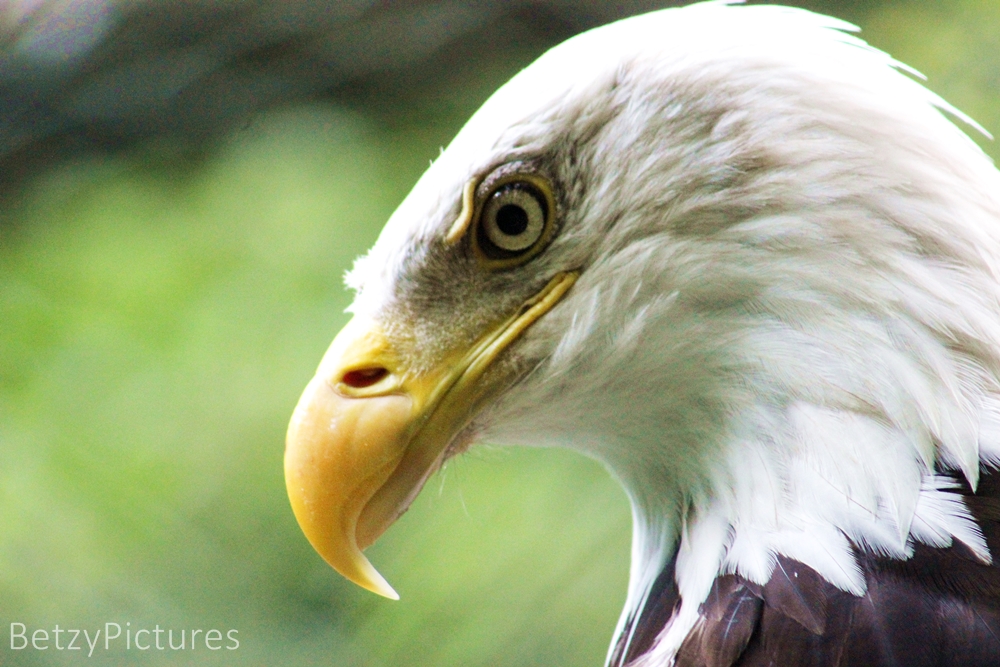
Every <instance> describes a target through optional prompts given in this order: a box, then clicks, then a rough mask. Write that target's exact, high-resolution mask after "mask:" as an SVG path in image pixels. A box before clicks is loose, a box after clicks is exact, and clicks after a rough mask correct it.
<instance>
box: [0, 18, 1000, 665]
mask: <svg viewBox="0 0 1000 667" xmlns="http://www.w3.org/2000/svg"><path fill="white" fill-rule="evenodd" d="M813 4H814V5H815V4H816V3H813ZM825 7H828V8H829V7H830V5H825ZM819 8H822V7H819ZM843 9H844V10H845V11H844V13H846V14H847V17H848V18H849V19H851V20H853V21H856V22H858V23H860V24H861V25H862V27H864V28H865V32H864V33H863V36H865V37H866V38H867V39H869V40H870V41H872V43H874V44H876V45H877V46H880V47H882V48H885V49H886V50H888V51H890V52H891V53H892V54H893V55H896V56H897V57H899V58H900V59H901V60H903V61H904V62H908V63H909V64H912V65H914V66H915V67H917V68H918V69H920V70H922V71H923V72H924V73H926V74H927V75H929V77H930V86H931V87H932V88H933V89H935V90H937V91H938V92H941V93H942V94H943V95H944V96H945V97H946V98H948V99H949V100H950V101H952V102H954V103H955V104H956V106H958V107H959V108H961V109H963V110H964V111H966V112H968V113H969V114H970V115H972V116H973V117H975V118H976V119H977V120H979V121H980V122H982V123H983V124H984V125H985V126H986V127H987V129H990V130H993V131H995V132H1000V111H998V110H1000V97H998V92H997V91H1000V43H998V40H1000V30H997V29H996V26H998V25H1000V13H998V12H1000V6H998V5H997V4H996V2H995V1H994V0H957V1H954V2H944V1H941V2H931V0H912V1H910V2H899V3H885V4H873V5H869V4H867V3H857V2H855V3H846V4H844V7H843ZM831 11H834V10H831ZM528 60H529V56H528V54H526V53H524V52H517V53H514V54H513V55H511V56H510V57H509V58H508V59H506V60H503V61H499V62H496V63H492V64H488V65H482V66H476V67H469V66H465V67H464V68H456V73H452V74H450V75H448V76H443V77H442V78H441V79H440V83H439V84H437V85H436V86H435V87H430V88H428V89H427V90H425V91H424V93H423V96H424V97H425V99H424V101H422V102H419V103H416V104H414V105H412V106H411V107H408V108H407V113H406V114H405V115H404V116H405V117H401V116H399V115H393V114H392V113H389V112H386V110H384V109H383V110H378V111H377V112H374V111H373V112H371V113H369V112H366V111H365V110H364V109H362V110H360V111H359V110H357V109H355V110H354V111H346V110H344V109H338V108H336V107H333V106H331V105H319V104H313V105H309V106H300V107H295V108H288V109H276V110H273V111H271V112H269V113H268V114H266V115H265V116H262V117H259V118H257V119H256V120H254V121H253V122H252V123H251V124H250V125H249V126H248V127H246V128H244V129H242V130H239V131H237V132H234V133H233V134H232V135H231V136H230V137H229V138H228V140H226V141H225V142H224V143H223V145H222V146H221V147H220V148H219V149H218V150H216V151H215V152H213V153H212V154H210V155H209V156H208V157H206V158H205V159H203V160H201V161H199V162H194V163H191V162H183V161H182V162H179V163H176V162H170V161H167V160H164V156H163V153H161V148H162V147H158V146H150V147H145V148H138V149H133V150H131V151H129V152H127V153H125V154H123V155H121V156H119V157H116V158H97V157H95V158H80V159H77V160H76V161H74V162H72V163H60V164H57V165H53V166H52V168H51V169H50V170H49V171H48V172H47V173H45V174H44V175H43V176H42V177H40V178H38V179H36V180H34V181H33V182H32V183H31V185H30V186H29V187H28V189H27V190H26V191H25V194H24V196H23V197H22V198H21V199H20V200H19V202H18V203H17V205H16V206H14V207H12V208H8V209H7V210H4V211H0V663H2V664H12V665H62V664H76V662H77V661H80V660H83V659H85V657H86V653H87V651H86V649H85V650H84V651H83V655H80V653H79V652H69V651H59V650H56V649H55V648H54V645H52V644H51V642H50V646H52V648H50V649H49V650H46V651H35V650H32V649H30V648H29V649H25V650H21V651H13V650H11V649H10V643H9V624H10V623H11V622H19V623H24V624H25V625H26V626H27V627H28V629H29V633H30V631H31V630H34V629H36V628H47V629H48V630H49V631H50V632H51V630H52V629H53V628H54V626H55V625H56V624H58V625H59V626H60V627H61V628H64V629H65V628H80V629H84V628H86V629H88V630H89V631H90V632H91V633H93V632H94V631H95V630H97V629H99V628H100V629H102V630H103V627H104V623H106V622H117V623H119V624H121V625H122V626H123V628H124V627H126V625H125V624H126V623H131V626H128V627H129V628H149V629H153V627H154V626H155V625H157V624H158V625H159V626H160V627H161V628H171V629H173V630H174V632H175V641H176V633H178V632H179V630H181V629H186V630H188V631H189V630H190V629H192V628H201V629H205V630H207V629H209V628H217V629H220V630H222V631H223V633H225V631H226V630H229V629H237V630H238V631H239V634H238V638H239V640H240V648H239V649H237V650H235V651H227V650H225V649H223V650H220V651H217V652H210V651H208V650H206V649H205V646H204V644H200V645H199V646H198V648H197V649H196V650H195V651H191V650H190V649H187V650H184V651H172V650H162V651H160V650H156V649H152V650H149V651H139V650H137V649H136V648H135V647H134V646H133V648H132V649H130V650H126V649H125V648H124V646H123V644H122V643H121V642H120V641H119V642H117V643H113V644H112V646H111V650H108V651H104V650H103V644H101V645H99V646H98V648H97V650H95V652H94V656H93V658H90V659H89V661H88V662H89V663H91V664H95V665H112V664H114V665H118V664H136V665H140V664H141V665H166V664H170V665H179V664H191V665H196V664H197V665H202V664H234V665H236V664H239V665H243V664H260V665H265V664H267V665H276V664H283V665H312V664H317V665H338V666H339V665H358V666H362V665H364V666H367V665H371V666H381V665H391V666H395V665H414V666H418V665H428V666H430V665H435V666H440V665H471V666H476V665H484V666H485V665H525V666H528V665H560V666H562V665H566V666H571V665H594V666H596V665H599V664H601V660H602V658H603V655H604V651H605V649H606V645H607V642H608V640H609V638H610V634H611V631H612V629H613V627H614V623H615V620H616V618H617V614H618V610H619V609H620V607H621V605H622V603H623V601H624V594H625V585H626V581H627V567H628V535H629V514H628V506H627V502H626V500H625V498H624V495H623V493H622V492H621V491H620V490H619V489H618V488H617V486H616V485H615V483H614V482H613V481H612V480H610V479H609V478H608V476H607V475H606V473H604V472H603V471H602V470H601V468H600V467H599V466H598V465H596V464H595V463H593V462H590V461H587V460H585V459H582V458H580V457H578V456H575V455H571V454H569V453H565V452H556V451H540V450H498V449H491V448H489V447H487V446H483V447H478V448H474V449H473V450H472V452H470V453H469V454H467V455H465V456H463V457H461V458H459V459H458V460H455V461H453V462H451V463H450V464H449V465H448V467H447V468H446V470H445V471H444V473H443V474H441V475H439V476H438V477H436V478H435V479H433V480H431V482H430V483H429V484H428V488H426V489H425V490H424V492H423V494H422V495H421V496H420V498H419V499H418V500H417V502H416V503H415V505H414V507H413V508H412V509H411V511H410V512H409V513H408V514H407V515H406V516H405V517H403V519H401V520H400V522H399V523H398V524H397V525H396V526H394V527H393V528H392V529H391V530H390V531H389V533H387V534H386V535H385V536H384V537H383V538H382V540H381V541H380V542H379V543H378V544H377V545H375V546H374V547H372V549H371V550H370V557H371V559H372V560H373V562H374V563H375V564H376V565H377V566H378V567H379V569H380V570H381V571H382V572H383V573H384V574H385V575H386V576H387V578H388V579H389V580H390V582H391V583H393V584H394V585H395V586H396V587H397V589H398V590H399V591H400V593H401V595H402V600H401V601H400V602H398V603H391V602H388V601H385V600H382V599H379V598H376V597H374V596H372V595H371V594H369V593H366V592H364V591H362V590H360V589H357V588H355V587H353V586H351V585H349V584H347V583H346V582H344V581H342V580H341V579H340V577H339V576H337V575H336V574H335V573H333V572H332V571H331V570H330V569H329V568H328V567H327V566H326V565H325V564H324V563H322V561H321V560H320V559H319V557H318V556H316V555H315V554H314V553H313V552H312V550H311V548H310V547H309V545H308V544H307V543H306V541H305V539H304V538H303V537H302V535H301V533H300V532H299V530H298V528H297V526H296V525H295V522H294V519H293V517H292V515H291V512H290V510H289V508H288V505H287V500H286V498H285V495H284V483H283V479H282V471H281V456H282V446H283V435H284V428H285V425H286V423H287V419H288V416H289V415H290V413H291V409H292V407H293V406H294V403H295V401H296V400H297V398H298V394H299V392H300V391H301V389H302V388H303V387H304V385H305V383H306V381H307V380H308V378H309V376H310V375H311V373H312V371H313V369H314V368H315V365H316V364H317V363H318V361H319V359H320V357H321V355H322V353H323V351H324V349H325V347H326V345H327V344H328V343H329V341H330V339H331V338H332V337H333V335H334V333H335V332H336V330H337V329H338V328H339V326H340V325H341V324H342V323H343V322H344V321H345V316H344V315H343V314H342V311H343V308H344V307H345V306H346V305H347V303H348V300H349V295H348V294H346V293H345V292H344V290H343V289H342V287H341V283H340V277H341V274H342V273H343V271H344V270H345V269H346V268H347V267H348V266H349V265H350V262H351V260H352V258H353V257H355V256H356V255H358V254H359V253H361V252H363V251H364V249H365V248H367V247H368V246H369V245H370V244H371V243H372V241H373V240H374V238H375V236H376V234H377V233H378V230H379V228H380V227H381V224H382V223H383V222H384V220H385V219H386V218H387V217H388V215H389V213H391V211H392V209H393V208H394V206H395V205H396V204H397V203H398V202H399V200H400V199H401V198H402V197H403V196H404V195H405V193H406V191H407V190H408V189H409V187H410V185H411V184H412V183H413V182H414V181H415V179H416V178H417V177H418V176H419V174H420V173H421V171H422V170H423V169H424V168H425V167H426V165H427V162H428V160H429V159H432V158H433V157H434V156H435V155H436V154H437V151H438V148H439V146H441V145H443V144H446V143H447V141H448V139H449V138H450V136H452V135H453V134H454V132H455V131H456V130H457V129H458V127H459V126H460V125H461V123H462V122H463V120H464V119H465V117H467V115H468V114H469V113H471V111H472V110H474V108H475V107H476V106H477V105H478V103H479V102H481V101H482V100H483V99H484V98H485V96H486V95H487V94H488V93H489V92H490V91H491V90H492V89H493V88H495V87H496V86H497V85H499V83H501V82H502V81H503V80H504V79H505V78H507V77H508V76H509V75H510V74H512V73H513V72H514V71H516V69H517V68H518V67H519V66H521V65H523V64H525V63H526V62H527V61H528ZM418 97H419V96H418ZM983 145H984V146H985V147H986V148H987V150H988V151H991V152H992V154H994V155H997V154H998V152H997V150H996V148H995V146H993V145H992V144H989V143H984V144H983ZM161 641H162V643H163V644H165V643H166V639H165V638H164V639H162V640H161ZM63 642H64V645H65V642H66V637H65V636H64V639H63ZM224 644H225V642H224Z"/></svg>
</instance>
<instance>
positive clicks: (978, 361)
mask: <svg viewBox="0 0 1000 667" xmlns="http://www.w3.org/2000/svg"><path fill="white" fill-rule="evenodd" d="M851 30H853V28H852V26H850V25H848V24H845V23H842V22H839V21H836V20H834V19H830V18H827V17H822V16H818V15H816V14H812V13H809V12H806V11H802V10H794V9H787V8H780V7H734V6H728V5H727V4H726V3H715V2H713V3H704V4H700V5H695V6H692V7H688V8H684V9H676V10H664V11H660V12H655V13H652V14H648V15H645V16H639V17H635V18H632V19H627V20H624V21H620V22H618V23H615V24H612V25H609V26H606V27H603V28H599V29H597V30H593V31H591V32H588V33H585V34H583V35H580V36H578V37H575V38H573V39H571V40H569V41H567V42H565V43H564V44H562V45H560V46H558V47H556V48H554V49H552V50H551V51H549V52H548V53H546V54H545V55H544V56H542V57H541V58H540V59H539V60H538V61H537V62H535V63H534V64H533V65H531V66H530V67H528V68H527V69H525V70H524V71H523V72H521V73H520V74H519V75H517V76H516V77H515V78H514V79H513V80H511V81H510V82H509V83H508V84H507V85H505V86H504V87H503V88H501V89H500V90H499V91H497V93H496V94H494V95H493V96H492V97H491V98H490V99H489V101H487V102H486V104H485V105H484V106H483V107H482V109H480V111H479V112H477V113H476V115H475V116H474V117H473V118H472V119H471V120H470V121H469V123H468V125H466V127H465V128H464V129H463V130H462V131H461V132H460V133H459V135H458V136H457V137H456V138H455V140H454V141H453V143H452V144H451V145H450V146H449V147H448V149H447V150H446V151H445V152H444V153H443V154H442V155H441V157H440V158H439V159H438V160H437V161H436V162H435V163H434V165H433V166H432V167H431V168H430V169H429V170H428V172H427V173H426V174H425V175H424V176H423V178H421V180H420V182H419V183H418V184H417V186H416V187H415V188H414V190H413V192H412V193H411V194H410V196H409V197H408V198H407V199H406V200H405V201H404V203H403V204H402V205H401V206H400V208H399V210H398V211H397V212H396V213H395V214H394V215H393V217H392V219H391V220H390V222H389V224H388V226H387V227H386V229H385V231H384V232H383V234H382V236H381V237H380V239H379V241H378V243H377V244H376V246H375V248H373V250H372V252H371V254H370V255H369V256H368V257H367V258H363V259H362V260H360V261H359V263H358V265H357V266H356V268H355V270H354V271H353V272H352V274H351V276H350V279H349V280H350V282H351V284H352V285H353V286H355V287H356V288H357V289H358V297H357V300H356V302H355V304H354V306H353V309H354V310H355V311H365V312H368V313H370V314H373V315H375V316H379V315H380V314H384V313H386V312H388V311H392V310H396V311H398V310H400V309H402V310H404V311H405V312H406V313H407V316H408V317H409V318H410V320H411V321H412V322H415V323H417V324H420V323H422V324H423V325H424V326H423V328H422V329H421V328H420V327H419V326H418V327H417V329H418V330H419V331H422V332H424V333H423V334H418V338H420V340H419V341H418V343H419V345H416V346H415V347H414V349H415V350H425V351H424V352H419V351H418V352H417V353H418V354H419V353H424V354H428V355H432V354H433V349H435V346H434V344H433V339H434V337H435V336H436V335H438V336H447V335H450V334H448V333H447V332H448V331H451V330H452V329H454V331H455V332H457V333H455V334H454V335H455V336H461V335H464V334H463V333H462V332H466V331H471V330H473V329H475V325H476V323H477V322H481V321H486V320H487V319H488V317H487V316H486V315H484V314H483V311H484V309H485V310H489V308H490V307H492V306H488V305H486V304H485V301H484V300H485V299H486V298H487V297H486V296H483V295H484V294H485V295H487V296H488V295H489V294H492V293H494V292H496V290H494V291H493V292H491V287H490V285H488V284H486V283H483V284H479V285H476V286H475V289H472V288H470V289H469V291H466V292H463V294H464V296H463V297H461V298H462V299H465V301H461V300H460V301H459V302H460V303H467V304H468V308H467V309H463V310H464V311H465V312H463V314H462V315H461V316H459V317H458V318H457V319H456V320H455V321H454V322H452V323H447V322H446V321H445V320H443V319H442V317H443V315H441V313H440V312H437V311H435V308H434V306H433V304H434V298H436V297H440V298H441V299H443V300H444V301H445V302H447V303H448V304H450V305H449V308H451V310H449V311H448V312H449V313H451V314H452V315H453V316H454V313H455V312H456V311H455V309H454V307H453V306H454V303H455V300H454V298H450V297H444V296H440V295H442V294H444V293H445V292H446V291H447V290H449V289H450V287H451V286H449V285H446V284H442V280H440V279H430V278H427V276H428V275H438V274H435V273H434V271H433V270H431V269H429V268H428V267H429V266H431V265H432V264H434V262H435V261H436V260H435V259H434V257H433V252H432V251H429V250H428V248H431V247H433V246H434V244H440V239H441V237H442V235H443V234H444V231H445V230H447V228H448V227H449V225H450V224H451V222H452V220H453V219H454V218H455V216H456V215H457V214H458V210H459V202H460V199H461V191H462V187H463V186H464V184H465V183H466V182H467V181H468V180H469V179H470V178H475V177H477V176H482V175H483V174H486V173H488V172H490V171H491V170H493V169H494V168H496V167H497V166H498V165H502V164H504V163H507V162H511V161H515V160H542V161H544V163H545V165H546V168H547V169H548V170H549V171H550V172H551V173H552V175H553V177H554V180H555V182H557V183H558V184H559V187H560V188H561V192H560V197H561V199H560V208H561V216H562V222H561V230H560V233H559V236H558V237H557V238H556V240H555V241H554V242H553V243H552V244H551V246H550V247H549V248H548V249H547V250H546V252H545V253H544V254H543V255H541V256H539V257H538V258H536V259H535V260H533V261H532V262H531V263H530V265H529V266H528V267H526V268H525V269H524V272H523V273H521V274H517V275H515V276H514V277H513V279H515V280H516V281H517V283H518V284H520V283H523V284H525V285H531V284H537V283H538V281H542V282H544V280H545V279H546V277H547V276H550V275H552V273H553V272H554V271H557V270H563V269H570V268H577V267H580V268H582V269H583V270H582V273H581V276H580V278H579V281H578V282H577V284H576V285H575V287H574V288H573V290H572V291H571V292H570V294H569V295H568V296H567V297H566V298H565V300H564V301H563V302H562V303H561V304H560V305H559V306H557V307H556V308H555V309H554V310H552V311H551V312H550V313H549V314H548V315H546V316H545V317H544V318H543V319H542V320H541V321H539V322H538V323H537V324H536V325H535V326H533V327H532V329H531V330H530V331H529V332H528V334H527V335H526V337H525V338H524V340H523V341H522V343H521V344H520V346H519V347H518V348H517V349H516V350H515V353H516V354H518V355H521V356H522V357H523V358H525V359H530V360H535V363H536V364H537V365H536V366H535V367H534V370H533V371H532V372H531V373H530V374H529V375H528V376H527V377H525V378H524V379H523V380H522V381H521V382H520V383H519V384H517V385H516V386H515V387H514V388H513V389H512V390H510V391H508V392H507V393H506V394H505V395H504V396H503V397H502V398H501V400H500V401H498V402H497V403H496V404H495V405H493V406H492V407H491V408H490V409H489V410H488V411H487V413H485V414H483V415H481V416H480V418H479V419H478V420H477V423H476V428H477V429H478V432H479V433H480V435H481V437H482V438H483V439H486V440H489V441H491V442H498V443H516V444H537V445H560V446H568V447H573V448H576V449H579V450H581V451H583V452H585V453H587V454H589V455H590V456H593V457H596V458H598V459H600V460H601V461H603V462H604V463H605V464H606V465H607V466H608V468H609V469H610V470H611V471H612V472H613V474H615V475H616V476H617V477H618V478H619V479H620V480H621V481H622V483H623V484H624V485H625V487H626V489H627V490H628V493H629V495H630V497H631V499H632V502H633V508H634V516H635V535H634V541H633V553H632V578H631V583H630V591H629V600H628V603H627V606H626V612H625V613H626V615H627V614H628V613H629V612H630V610H632V611H634V610H635V609H636V608H638V607H639V606H640V605H641V604H642V600H643V598H644V596H645V595H646V593H647V592H648V589H649V587H650V586H651V584H652V582H653V579H654V578H655V576H656V575H657V573H658V572H659V571H660V569H661V568H662V567H663V565H664V563H665V562H666V560H667V559H668V558H670V557H671V555H673V554H674V552H675V550H676V551H677V557H678V558H677V567H676V578H677V583H678V586H679V590H680V594H681V598H682V601H683V604H682V608H681V611H680V613H679V615H678V616H676V617H675V619H674V622H673V623H672V625H671V626H670V627H669V628H668V630H667V631H666V632H665V633H664V635H662V636H661V637H660V638H659V640H658V643H657V645H656V648H655V650H654V652H653V654H651V656H650V657H649V658H648V659H649V660H652V661H669V660H671V659H672V655H673V653H674V652H675V651H676V649H677V647H678V646H679V644H680V642H681V641H682V640H683V638H684V636H685V635H686V634H687V632H688V631H689V630H690V628H691V625H692V624H693V623H694V620H695V618H696V614H697V608H698V605H699V604H700V603H701V602H702V601H703V600H704V599H705V597H706V596H707V594H708V591H709V588H710V586H711V584H712V581H713V580H714V578H715V577H716V576H718V575H719V574H720V573H725V572H737V573H739V574H741V575H742V576H744V577H746V578H747V579H750V580H752V581H755V582H759V583H764V582H766V581H767V580H768V578H769V577H770V574H771V570H772V568H773V566H774V563H775V557H776V555H778V554H781V555H785V556H788V557H790V558H793V559H796V560H798V561H801V562H802V563H805V564H806V565H808V566H810V567H812V568H814V569H815V570H816V571H817V572H819V573H820V574H821V575H822V576H824V577H825V578H826V579H827V580H828V581H830V582H831V583H833V584H834V585H836V586H838V587H840V588H842V589H843V590H847V591H851V592H853V593H858V594H860V593H863V591H864V586H865V583H864V578H863V576H862V575H861V572H860V571H859V569H858V566H857V564H856V562H855V558H854V555H853V552H852V543H853V544H854V545H858V546H860V547H861V548H865V549H870V550H873V551H876V552H879V553H883V554H887V555H891V556H895V557H899V558H906V557H908V555H909V554H911V553H912V545H913V543H914V541H920V542H925V543H927V544H931V545H935V546H943V545H948V544H950V543H951V541H952V540H953V539H957V540H960V541H961V542H963V543H965V544H966V545H967V546H968V547H969V548H970V549H971V550H972V551H973V552H974V553H975V554H977V555H978V556H979V557H980V558H981V559H983V560H984V561H988V560H989V559H990V554H989V552H988V550H987V548H986V544H985V542H984V540H983V538H982V534H981V533H980V531H979V529H978V527H977V526H976V524H975V522H974V521H973V519H972V517H971V515H970V514H969V512H968V510H967V508H966V507H965V506H964V505H963V503H962V502H961V501H960V500H956V497H957V496H955V495H954V494H951V493H948V490H949V489H948V487H947V483H946V482H944V481H943V480H942V479H941V478H939V477H937V476H936V472H938V471H940V470H942V469H954V470H958V471H961V472H962V473H963V474H964V475H965V477H966V479H967V480H968V482H969V484H970V485H972V486H973V487H974V486H975V484H976V481H977V477H978V469H979V464H980V463H982V462H985V463H994V464H996V463H998V462H1000V381H998V378H1000V305H998V304H1000V282H998V276H1000V272H998V267H1000V254H998V251H1000V175H998V172H997V171H996V169H995V168H994V167H993V165H992V164H991V163H990V161H989V160H988V158H986V156H985V155H984V154H983V153H982V152H981V151H980V150H979V149H978V148H977V147H976V146H975V144H974V143H973V142H972V141H971V140H970V139H968V137H966V136H965V135H964V134H963V133H962V132H961V131H960V130H959V129H958V128H956V127H955V125H953V124H952V123H951V122H950V121H949V120H948V119H947V118H945V116H944V115H943V113H942V112H947V113H949V114H951V115H953V116H957V117H958V118H961V119H963V120H964V121H966V122H971V121H968V119H966V118H964V116H962V115H961V114H960V113H958V112H957V111H955V110H954V109H952V108H951V107H949V106H948V105H947V104H946V103H945V102H943V101H942V100H941V99H940V98H938V97H937V96H935V95H934V94H933V93H931V92H929V91H928V90H927V89H925V88H924V87H923V86H922V85H920V84H919V83H918V82H916V81H915V80H914V79H912V78H910V77H909V76H907V75H905V74H904V73H901V72H900V71H899V70H901V69H904V68H903V67H902V66H901V65H900V64H899V63H897V62H895V61H893V60H892V59H891V58H890V57H889V56H887V55H885V54H884V53H881V52H880V51H877V50H875V49H873V48H871V47H869V46H867V45H866V44H865V43H864V42H862V41H860V40H859V39H857V38H855V37H853V36H851V35H850V34H847V32H845V31H851ZM432 268H433V267H432ZM464 279H466V278H465V277H461V276H460V277H458V278H456V280H458V281H461V280H464ZM468 280H471V281H473V282H474V281H475V280H476V279H475V278H468ZM421 290H424V291H423V292H421ZM512 291H513V292H515V293H516V292H517V291H518V290H517V289H515V288H512ZM415 294H418V295H419V294H424V295H425V298H424V299H423V300H419V299H418V300H417V301H418V303H419V304H421V305H417V306H415V305H413V303H412V302H411V301H412V299H411V297H413V296H414V295H415ZM456 298H457V297H456ZM498 298H499V297H498ZM511 298H512V299H515V300H516V298H520V297H518V296H517V294H514V295H513V296H512V297H511ZM449 299H451V300H449ZM404 302H406V303H404ZM497 307H501V306H497ZM443 309H444V307H442V312H443ZM442 331H444V332H445V333H437V334H434V333H432V332H442ZM421 346H422V347H421ZM624 618H625V617H624V616H623V619H624Z"/></svg>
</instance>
